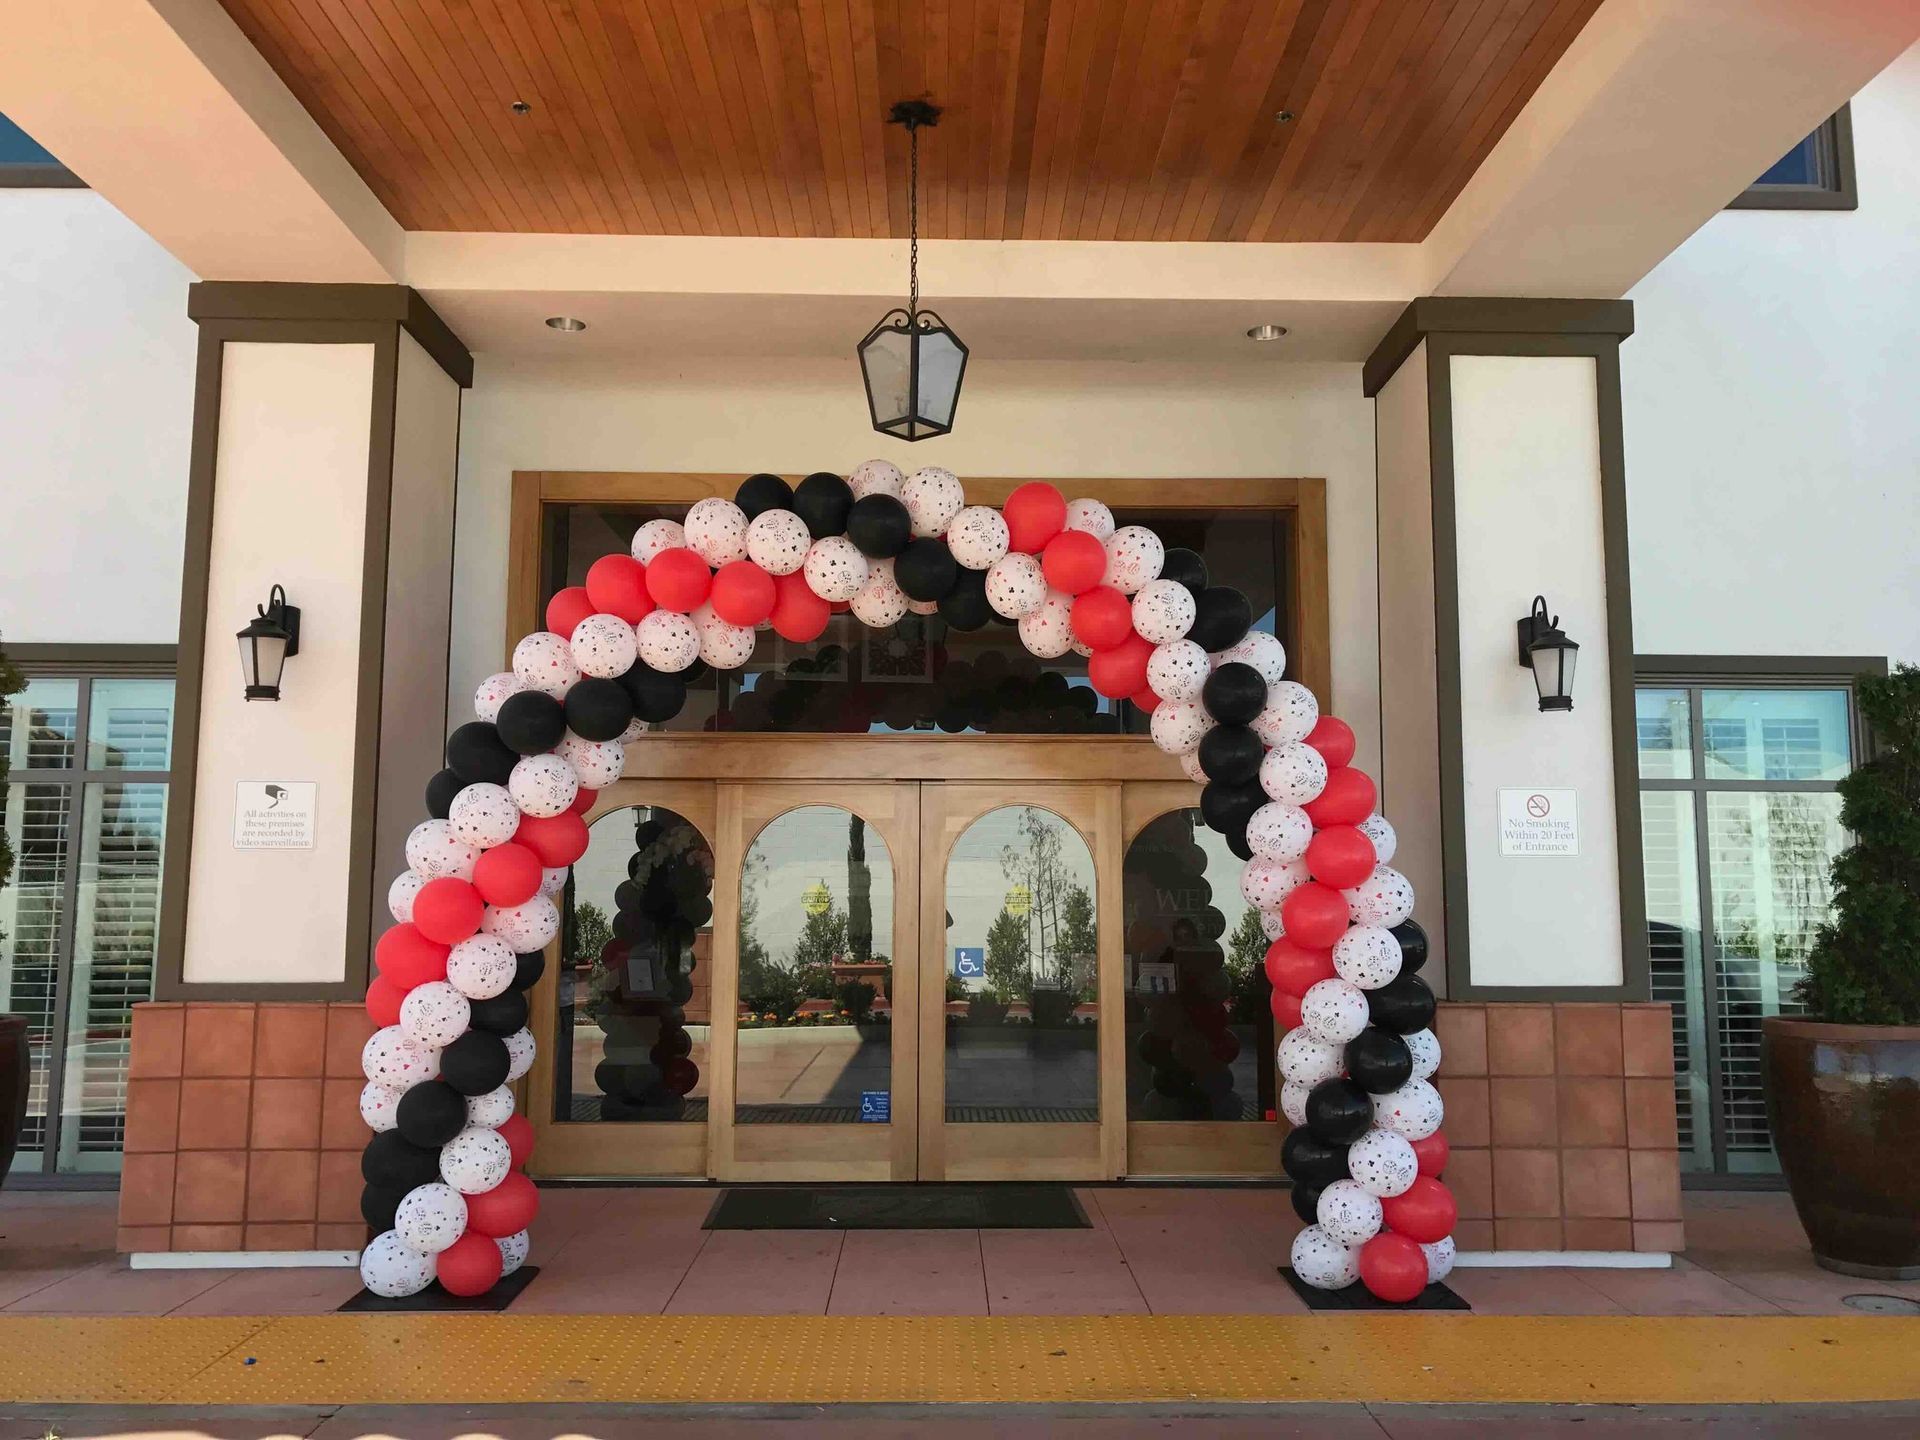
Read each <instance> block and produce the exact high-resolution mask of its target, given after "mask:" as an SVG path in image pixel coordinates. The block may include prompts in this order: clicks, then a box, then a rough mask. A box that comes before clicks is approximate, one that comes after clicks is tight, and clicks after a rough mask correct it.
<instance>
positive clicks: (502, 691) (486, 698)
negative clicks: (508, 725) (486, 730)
mask: <svg viewBox="0 0 1920 1440" xmlns="http://www.w3.org/2000/svg"><path fill="white" fill-rule="evenodd" d="M521 688H522V686H521V684H520V677H519V676H518V675H516V674H514V673H513V672H512V671H511V670H502V671H501V672H500V673H499V674H497V675H489V676H488V677H487V678H486V679H484V680H482V681H481V682H480V684H479V686H478V687H477V688H476V689H475V690H474V692H473V713H474V715H475V717H476V718H478V719H481V720H484V721H486V722H487V724H489V725H491V724H492V723H493V722H494V721H496V720H498V719H499V718H500V707H501V706H502V705H504V704H506V703H507V701H508V700H510V699H512V698H513V697H514V696H515V695H518V694H519V693H520V691H521Z"/></svg>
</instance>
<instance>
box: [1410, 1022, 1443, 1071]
mask: <svg viewBox="0 0 1920 1440" xmlns="http://www.w3.org/2000/svg"><path fill="white" fill-rule="evenodd" d="M1400 1038H1401V1039H1402V1040H1404V1041H1406V1042H1407V1049H1408V1050H1409V1051H1410V1052H1411V1053H1412V1055H1413V1074H1412V1075H1411V1076H1410V1077H1409V1078H1410V1079H1414V1080H1431V1079H1432V1078H1433V1077H1434V1072H1436V1071H1437V1070H1439V1068H1440V1037H1439V1036H1438V1035H1436V1034H1434V1033H1433V1031H1431V1030H1415V1031H1413V1032H1412V1033H1411V1034H1407V1035H1402V1036H1401V1037H1400Z"/></svg>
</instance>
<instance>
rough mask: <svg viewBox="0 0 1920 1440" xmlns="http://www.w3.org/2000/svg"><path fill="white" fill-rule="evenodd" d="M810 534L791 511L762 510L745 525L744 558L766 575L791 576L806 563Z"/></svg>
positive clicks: (805, 524) (810, 539) (809, 547)
mask: <svg viewBox="0 0 1920 1440" xmlns="http://www.w3.org/2000/svg"><path fill="white" fill-rule="evenodd" d="M812 546H813V535H812V534H811V533H810V532H809V531H808V529H807V522H806V521H804V520H802V519H801V518H800V517H799V516H798V515H796V514H794V513H793V511H791V510H762V511H761V512H760V513H759V514H758V515H756V516H754V517H753V519H752V520H751V521H749V522H748V524H747V558H748V559H749V560H751V561H752V562H753V563H754V564H756V565H758V566H759V567H760V568H761V569H762V570H764V571H766V572H767V573H768V574H769V575H791V574H793V572H794V571H796V570H798V569H799V568H800V567H801V566H802V565H804V564H806V563H807V551H808V550H809V549H811V548H812Z"/></svg>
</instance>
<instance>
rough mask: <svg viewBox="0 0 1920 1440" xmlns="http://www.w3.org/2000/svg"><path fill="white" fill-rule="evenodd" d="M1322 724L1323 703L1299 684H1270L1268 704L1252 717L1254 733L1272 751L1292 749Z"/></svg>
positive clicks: (1274, 681) (1276, 681) (1278, 682)
mask: <svg viewBox="0 0 1920 1440" xmlns="http://www.w3.org/2000/svg"><path fill="white" fill-rule="evenodd" d="M1319 722H1320V702H1319V701H1318V700H1316V699H1314V698H1313V692H1312V691H1311V690H1309V689H1307V687H1306V686H1304V685H1302V684H1301V683H1300V682H1299V681H1298V680H1269V681H1268V682H1267V703H1266V704H1265V705H1264V706H1263V707H1261V710H1260V713H1259V714H1258V715H1256V716H1254V717H1253V733H1254V734H1256V735H1258V736H1259V737H1260V743H1261V744H1262V745H1265V746H1266V747H1267V748H1268V749H1269V750H1277V749H1279V748H1280V747H1281V746H1283V745H1292V744H1294V743H1296V742H1297V741H1301V740H1304V739H1306V738H1307V736H1308V735H1310V734H1312V733H1313V727H1314V726H1315V725H1317V724H1319Z"/></svg>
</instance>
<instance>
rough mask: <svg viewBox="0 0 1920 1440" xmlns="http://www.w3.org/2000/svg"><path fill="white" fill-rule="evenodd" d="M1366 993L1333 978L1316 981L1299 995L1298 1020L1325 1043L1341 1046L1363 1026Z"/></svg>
mask: <svg viewBox="0 0 1920 1440" xmlns="http://www.w3.org/2000/svg"><path fill="white" fill-rule="evenodd" d="M1368 1018H1369V1012H1368V1009H1367V992H1366V991H1364V990H1362V989H1361V988H1360V987H1359V986H1358V985H1354V984H1351V983H1349V982H1348V981H1345V980H1341V979H1339V978H1337V977H1336V978H1335V979H1332V980H1316V981H1314V982H1313V984H1311V985H1309V986H1308V987H1307V993H1306V994H1304V995H1302V996H1301V997H1300V1023H1301V1024H1302V1025H1303V1026H1305V1027H1306V1028H1307V1029H1308V1030H1311V1031H1312V1032H1313V1033H1314V1035H1315V1036H1316V1037H1317V1038H1319V1039H1321V1040H1324V1041H1326V1042H1327V1044H1329V1045H1345V1044H1346V1043H1347V1042H1348V1041H1349V1040H1356V1039H1358V1038H1359V1036H1360V1032H1361V1031H1362V1030H1364V1029H1366V1028H1367V1020H1368Z"/></svg>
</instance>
